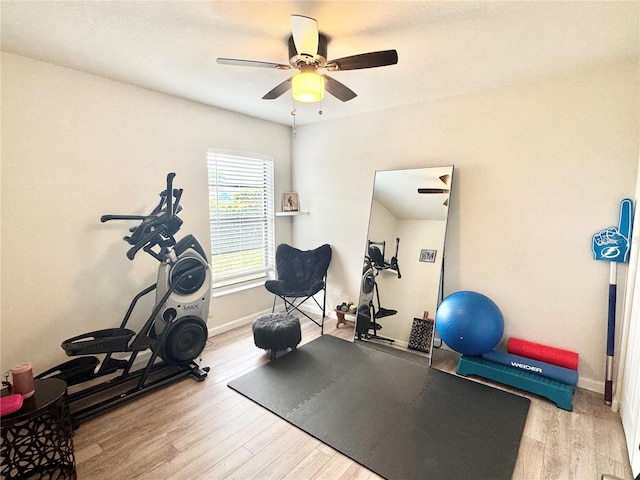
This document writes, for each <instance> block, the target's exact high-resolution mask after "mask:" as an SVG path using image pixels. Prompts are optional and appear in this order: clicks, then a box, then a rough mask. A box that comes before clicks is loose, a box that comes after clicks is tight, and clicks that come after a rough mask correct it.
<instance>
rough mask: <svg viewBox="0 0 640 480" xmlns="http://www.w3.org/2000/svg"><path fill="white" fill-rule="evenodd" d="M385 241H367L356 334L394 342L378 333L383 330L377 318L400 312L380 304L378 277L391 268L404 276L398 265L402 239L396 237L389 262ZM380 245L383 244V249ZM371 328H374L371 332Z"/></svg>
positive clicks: (361, 336)
mask: <svg viewBox="0 0 640 480" xmlns="http://www.w3.org/2000/svg"><path fill="white" fill-rule="evenodd" d="M385 243H386V242H385V241H382V242H375V241H372V240H368V241H367V255H366V256H365V257H364V267H363V269H362V282H361V284H360V305H359V306H358V310H357V322H356V335H357V338H358V340H384V341H387V342H389V343H394V342H395V340H393V339H392V338H387V337H383V336H380V335H378V331H380V330H382V325H380V324H379V323H378V322H377V321H376V320H377V319H379V318H383V317H388V316H391V315H395V314H396V313H398V311H397V310H392V309H389V308H384V307H382V306H381V304H380V290H379V289H378V283H377V282H376V277H377V276H378V274H379V273H380V272H381V271H382V270H391V271H394V272H396V274H397V275H398V278H402V274H401V273H400V266H399V265H398V247H399V245H400V239H399V238H396V254H395V255H394V256H393V257H392V258H391V260H390V261H389V262H387V261H386V260H385V259H384V255H385ZM378 245H380V246H382V251H380V248H379V247H378ZM374 297H375V298H376V300H377V308H376V305H375V304H374V302H373V299H374ZM370 330H373V332H372V333H370Z"/></svg>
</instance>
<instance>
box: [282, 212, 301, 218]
mask: <svg viewBox="0 0 640 480" xmlns="http://www.w3.org/2000/svg"><path fill="white" fill-rule="evenodd" d="M296 215H309V212H276V217H295V216H296Z"/></svg>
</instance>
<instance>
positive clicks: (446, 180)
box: [418, 175, 451, 193]
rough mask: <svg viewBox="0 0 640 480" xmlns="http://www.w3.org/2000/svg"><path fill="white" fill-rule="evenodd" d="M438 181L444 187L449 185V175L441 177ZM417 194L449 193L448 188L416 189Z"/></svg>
mask: <svg viewBox="0 0 640 480" xmlns="http://www.w3.org/2000/svg"><path fill="white" fill-rule="evenodd" d="M438 179H439V180H440V181H441V182H442V183H444V184H445V186H446V187H449V186H450V185H451V175H441V176H440V177H438ZM418 193H449V188H418Z"/></svg>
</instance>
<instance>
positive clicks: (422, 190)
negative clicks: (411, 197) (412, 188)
mask: <svg viewBox="0 0 640 480" xmlns="http://www.w3.org/2000/svg"><path fill="white" fill-rule="evenodd" d="M418 193H449V189H448V188H419V189H418Z"/></svg>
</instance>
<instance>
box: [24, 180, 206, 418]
mask: <svg viewBox="0 0 640 480" xmlns="http://www.w3.org/2000/svg"><path fill="white" fill-rule="evenodd" d="M174 177H175V174H174V173H169V174H168V175H167V179H166V189H165V190H163V191H162V192H161V193H160V201H159V203H158V204H157V205H156V207H155V208H154V209H153V210H152V211H151V213H150V214H149V215H103V216H102V217H101V219H100V220H101V221H102V222H108V221H113V220H123V221H126V220H128V221H131V220H135V221H139V222H140V223H139V224H138V225H137V226H135V227H132V228H130V230H129V231H130V232H131V235H128V236H125V237H124V240H125V241H126V242H127V243H128V244H129V245H131V248H129V250H128V251H127V252H126V255H127V258H129V259H130V260H133V259H134V258H135V256H136V254H137V253H138V252H139V251H140V250H142V251H144V252H146V253H147V254H149V255H151V256H152V257H154V258H155V259H156V260H158V261H159V262H160V265H159V267H158V276H157V283H156V284H154V285H151V286H149V287H147V288H145V289H144V290H142V291H141V292H139V293H138V294H137V295H136V296H134V298H133V300H132V301H131V304H130V305H129V309H128V310H127V312H126V314H125V316H124V319H123V320H122V322H121V324H120V326H119V327H118V328H110V329H106V330H98V331H94V332H89V333H85V334H82V335H79V336H76V337H73V338H70V339H68V340H65V341H64V342H62V348H63V349H64V350H65V352H66V353H67V355H69V356H78V355H86V354H105V357H104V358H103V359H102V360H100V359H98V358H97V357H93V356H92V357H79V358H76V359H74V360H72V361H69V362H65V363H63V364H61V365H58V366H57V367H54V368H51V369H49V370H47V371H46V372H43V373H41V374H40V375H38V376H37V378H52V377H55V378H61V379H63V380H65V381H66V382H67V384H68V385H69V386H72V385H78V384H81V383H83V382H86V381H88V380H94V379H95V378H97V377H101V376H107V375H108V376H109V378H108V379H106V380H105V381H104V382H102V383H98V384H96V383H95V382H92V385H90V386H88V387H87V388H85V389H79V390H77V391H75V392H73V393H71V394H70V395H69V406H70V408H71V412H72V415H73V418H74V420H75V421H76V422H80V421H82V420H84V419H87V418H90V417H93V416H95V415H96V414H98V413H100V412H102V411H104V410H107V409H110V408H113V407H115V406H117V405H119V404H121V403H124V402H126V401H128V400H129V399H133V398H135V397H137V396H139V395H141V394H143V393H146V392H148V391H151V390H153V389H156V388H158V387H161V386H164V385H166V384H168V383H170V382H173V381H175V380H178V379H180V378H183V377H185V376H192V377H194V378H196V379H197V380H199V381H202V380H204V379H205V378H206V376H207V372H208V371H209V368H208V367H204V368H201V367H200V366H199V365H198V363H196V359H197V358H198V357H199V356H200V354H201V353H202V351H203V350H204V348H205V345H206V342H207V337H208V330H207V317H208V314H209V302H210V298H211V270H210V268H209V263H208V261H207V255H206V253H205V251H204V249H203V248H202V245H201V244H200V242H198V239H197V238H196V237H195V236H193V235H186V236H185V237H183V238H182V239H181V240H179V241H176V240H175V237H174V235H175V234H176V233H177V232H178V231H179V230H180V227H181V226H182V220H181V219H180V218H179V217H178V213H179V212H180V211H181V210H182V207H181V206H180V200H181V197H182V189H174V188H173V179H174ZM154 290H155V292H156V295H155V303H154V307H153V309H152V311H151V314H150V315H149V316H148V319H147V321H146V323H145V324H144V326H143V327H142V328H141V329H140V331H139V332H135V331H133V330H130V329H128V328H127V323H128V321H129V318H130V317H131V314H132V313H133V311H134V309H135V306H136V304H137V302H138V300H140V298H142V297H143V296H145V295H147V294H149V293H151V292H153V291H154ZM144 351H149V352H148V353H150V355H149V358H148V360H147V361H146V362H143V365H144V366H143V367H142V368H140V369H139V370H135V371H134V370H133V366H134V363H135V361H136V359H137V358H138V356H139V354H140V353H141V352H144ZM118 352H120V353H123V352H126V353H128V354H129V356H128V359H124V360H123V359H117V358H113V357H112V354H114V353H118ZM98 365H99V366H98ZM128 384H131V385H130V388H129V389H128V390H125V392H124V393H123V392H122V390H123V388H127V385H128ZM115 387H118V389H117V390H118V392H117V393H116V394H115V395H113V396H111V397H108V396H107V397H106V398H105V392H109V391H111V390H115ZM98 394H100V399H99V400H96V401H94V402H93V403H92V402H91V400H92V398H95V397H97V396H98ZM80 400H82V402H80ZM78 404H81V405H82V406H81V407H78V408H74V407H76V406H77V405H78Z"/></svg>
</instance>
